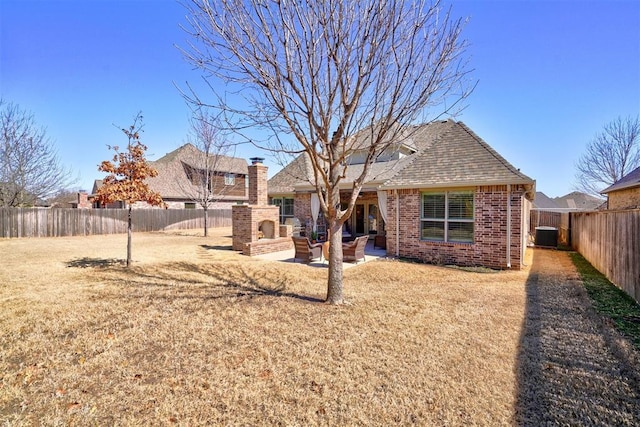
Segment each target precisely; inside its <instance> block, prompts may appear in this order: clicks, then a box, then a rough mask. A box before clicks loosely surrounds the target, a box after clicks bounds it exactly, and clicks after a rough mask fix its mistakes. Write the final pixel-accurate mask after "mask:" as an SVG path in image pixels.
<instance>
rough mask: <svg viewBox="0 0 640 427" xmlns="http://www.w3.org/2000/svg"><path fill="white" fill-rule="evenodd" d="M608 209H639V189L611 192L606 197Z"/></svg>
mask: <svg viewBox="0 0 640 427" xmlns="http://www.w3.org/2000/svg"><path fill="white" fill-rule="evenodd" d="M608 202H609V203H608V208H609V209H611V210H613V209H635V208H638V207H640V187H635V188H627V189H624V190H618V191H612V192H611V193H609V197H608Z"/></svg>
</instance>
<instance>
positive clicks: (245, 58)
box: [182, 0, 473, 303]
mask: <svg viewBox="0 0 640 427" xmlns="http://www.w3.org/2000/svg"><path fill="white" fill-rule="evenodd" d="M186 8H187V11H188V18H187V19H188V26H187V28H186V31H187V32H188V33H189V34H190V35H191V37H192V41H191V43H190V44H189V46H187V47H186V48H184V49H182V52H183V54H184V57H185V59H186V60H187V61H188V62H190V63H191V64H193V65H194V66H196V67H197V68H199V69H201V70H203V71H204V72H205V73H207V76H208V79H210V80H211V82H212V83H211V84H210V85H209V87H210V88H211V89H212V92H213V96H214V99H215V101H216V105H217V107H216V108H220V109H221V110H223V111H224V112H225V117H226V118H227V123H226V127H227V128H228V129H230V130H234V129H243V130H244V129H253V130H254V131H255V132H264V138H263V139H262V140H260V141H256V140H254V139H252V142H254V143H256V144H260V146H262V147H265V148H267V149H269V150H271V151H272V152H274V153H278V154H282V153H296V152H304V153H305V156H306V157H307V160H308V161H309V162H310V164H311V166H312V170H313V178H312V179H311V181H310V184H311V185H313V186H314V187H315V188H316V192H317V194H318V196H319V199H320V205H321V208H322V210H323V213H324V215H325V218H326V220H327V221H328V223H329V235H330V236H331V237H330V238H331V248H332V249H331V250H330V254H331V256H330V259H329V264H330V268H329V279H328V281H329V283H328V288H329V289H328V296H327V300H328V301H329V302H332V303H340V302H342V262H341V260H342V253H341V246H340V245H339V239H340V237H341V229H342V225H343V223H344V222H345V221H346V219H347V218H348V217H349V216H350V215H351V212H352V210H353V207H354V203H355V200H356V198H357V195H358V193H359V192H360V190H361V188H362V185H363V184H364V183H365V182H366V181H367V179H368V178H369V176H368V174H369V172H370V169H371V164H372V163H373V162H375V160H376V159H377V158H378V156H379V155H380V154H381V153H383V152H384V151H385V150H387V149H388V148H389V147H391V146H392V145H393V144H395V143H397V139H398V138H399V137H401V136H402V137H406V136H407V135H405V134H404V133H406V130H407V129H408V128H409V125H411V124H414V123H417V122H426V121H429V120H433V119H435V118H438V117H440V116H442V115H454V114H456V113H457V112H458V111H459V110H460V109H461V108H463V105H462V103H461V101H463V100H464V99H466V98H467V96H468V95H469V93H470V90H471V88H472V86H473V85H472V84H471V85H470V84H469V82H468V78H469V72H470V71H469V70H468V69H467V64H466V60H465V58H464V51H465V46H466V43H465V42H464V41H463V40H462V38H461V31H462V28H463V24H464V23H463V21H462V20H460V19H452V17H451V14H450V11H442V8H441V5H440V2H439V1H437V0H436V1H435V2H433V3H430V2H428V1H426V0H413V1H403V0H365V1H349V0H326V1H315V0H274V1H268V0H248V1H240V0H217V1H215V2H212V1H207V0H191V1H188V2H187V4H186ZM229 94H233V96H228V95H229ZM192 99H196V100H197V99H199V97H197V96H195V97H192ZM212 104H214V103H209V105H212ZM365 130H366V132H367V137H366V138H365V139H364V140H365V141H366V143H367V144H368V145H367V146H366V147H365V146H358V147H355V146H354V143H355V141H357V140H362V138H361V136H362V132H365ZM356 135H360V137H359V138H356ZM363 149H365V150H366V152H367V154H366V160H365V164H364V167H363V168H362V173H361V174H360V176H358V177H357V178H356V179H355V180H354V181H353V188H352V193H351V197H350V198H349V199H350V200H349V206H348V208H347V209H346V210H341V208H340V192H339V184H340V182H341V181H342V180H343V177H344V176H345V175H346V170H347V168H348V167H349V162H348V158H349V156H350V155H351V154H352V153H353V152H354V151H356V150H363Z"/></svg>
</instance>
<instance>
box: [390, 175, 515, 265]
mask: <svg viewBox="0 0 640 427" xmlns="http://www.w3.org/2000/svg"><path fill="white" fill-rule="evenodd" d="M514 187H515V188H514ZM523 195H524V189H523V188H521V187H517V186H513V187H512V189H511V197H510V203H511V245H510V246H511V253H510V260H511V268H514V269H519V268H521V264H522V262H521V261H522V260H521V252H522V247H521V244H522V224H523V222H522V206H523V203H522V197H523ZM397 199H398V200H399V202H400V203H399V206H400V222H399V224H400V226H399V239H400V248H399V251H398V253H399V255H400V256H401V257H404V258H412V259H417V260H420V261H423V262H434V263H443V264H454V265H461V266H485V267H490V268H498V269H503V268H507V265H506V263H507V261H506V257H507V249H506V241H507V238H506V234H507V233H506V229H507V207H506V205H507V187H506V186H483V187H477V188H476V189H475V208H474V214H475V224H474V242H473V243H445V242H429V241H423V240H420V203H421V191H420V190H418V189H409V190H398V191H397V193H396V192H391V191H390V192H389V197H388V208H389V222H388V224H387V252H388V253H389V254H391V255H395V254H396V250H397V248H396V246H397V245H396V240H395V237H396V215H397V214H398V212H396V206H397V205H396V200H397Z"/></svg>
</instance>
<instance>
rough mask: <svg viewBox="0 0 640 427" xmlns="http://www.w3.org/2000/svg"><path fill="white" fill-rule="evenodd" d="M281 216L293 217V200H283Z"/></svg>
mask: <svg viewBox="0 0 640 427" xmlns="http://www.w3.org/2000/svg"><path fill="white" fill-rule="evenodd" d="M282 214H283V215H284V216H293V199H283V204H282Z"/></svg>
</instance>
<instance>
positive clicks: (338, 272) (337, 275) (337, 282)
mask: <svg viewBox="0 0 640 427" xmlns="http://www.w3.org/2000/svg"><path fill="white" fill-rule="evenodd" d="M342 276H343V267H342V226H338V227H336V226H335V225H332V226H330V227H329V277H328V279H327V280H328V282H327V299H326V300H325V302H327V303H328V304H342V303H343V302H344V297H343V295H342Z"/></svg>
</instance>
